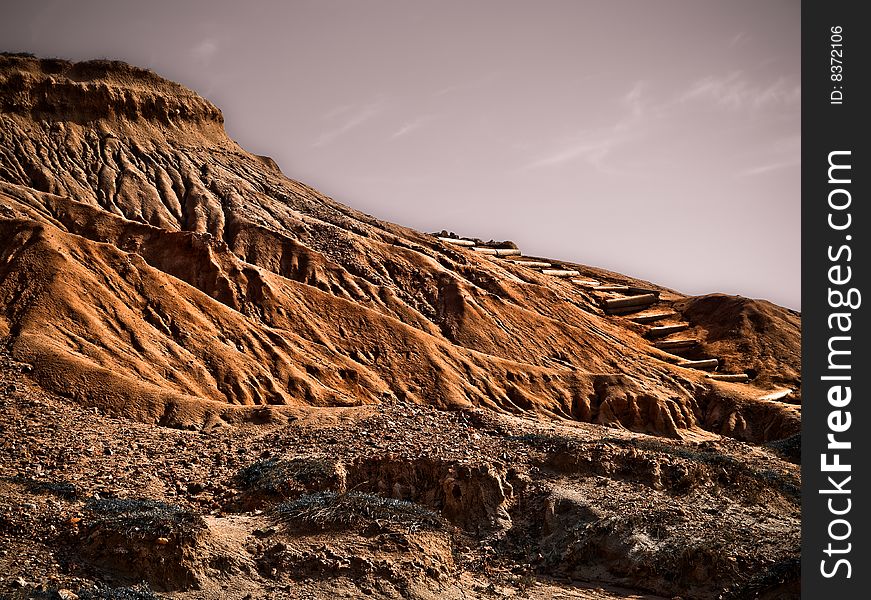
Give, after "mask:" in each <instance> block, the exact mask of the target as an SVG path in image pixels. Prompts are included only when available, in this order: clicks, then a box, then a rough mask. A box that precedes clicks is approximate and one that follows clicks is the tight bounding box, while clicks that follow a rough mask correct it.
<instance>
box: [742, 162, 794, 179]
mask: <svg viewBox="0 0 871 600" xmlns="http://www.w3.org/2000/svg"><path fill="white" fill-rule="evenodd" d="M799 166H801V160H800V159H797V160H783V161H779V162H774V163H771V164H767V165H761V166H758V167H752V168H749V169H745V170H744V171H741V172H740V173H738V177H754V176H756V175H764V174H765V173H771V172H772V171H779V170H781V169H787V168H789V167H799Z"/></svg>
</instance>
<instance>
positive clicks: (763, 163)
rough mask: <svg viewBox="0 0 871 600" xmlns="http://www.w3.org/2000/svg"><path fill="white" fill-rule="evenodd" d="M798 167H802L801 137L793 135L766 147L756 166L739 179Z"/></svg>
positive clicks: (739, 174)
mask: <svg viewBox="0 0 871 600" xmlns="http://www.w3.org/2000/svg"><path fill="white" fill-rule="evenodd" d="M798 166H801V136H800V135H791V136H787V137H784V138H781V139H778V140H775V141H774V142H772V143H771V144H769V145H768V146H766V147H764V148H763V149H762V151H761V152H760V154H759V157H758V158H757V160H756V164H755V165H754V166H752V167H748V168H746V169H744V170H743V171H740V172H739V173H738V177H754V176H756V175H764V174H766V173H771V172H773V171H779V170H781V169H788V168H790V167H798Z"/></svg>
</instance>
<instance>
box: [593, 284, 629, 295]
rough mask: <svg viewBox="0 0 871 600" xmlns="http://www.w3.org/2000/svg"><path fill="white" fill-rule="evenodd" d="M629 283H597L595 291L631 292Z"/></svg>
mask: <svg viewBox="0 0 871 600" xmlns="http://www.w3.org/2000/svg"><path fill="white" fill-rule="evenodd" d="M629 289H630V288H629V286H628V285H597V286H596V287H594V288H593V291H594V292H620V293H622V294H626V293H629Z"/></svg>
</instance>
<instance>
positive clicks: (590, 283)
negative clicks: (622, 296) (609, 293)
mask: <svg viewBox="0 0 871 600" xmlns="http://www.w3.org/2000/svg"><path fill="white" fill-rule="evenodd" d="M572 283H574V284H575V285H579V286H581V287H591V288H594V287H596V286H599V285H602V282H601V281H596V280H595V279H572Z"/></svg>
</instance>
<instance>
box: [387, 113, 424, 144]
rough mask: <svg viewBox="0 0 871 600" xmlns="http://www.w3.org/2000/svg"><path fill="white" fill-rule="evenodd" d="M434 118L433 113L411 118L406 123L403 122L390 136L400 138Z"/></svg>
mask: <svg viewBox="0 0 871 600" xmlns="http://www.w3.org/2000/svg"><path fill="white" fill-rule="evenodd" d="M434 118H435V115H423V116H421V117H417V118H415V119H412V120H410V121H408V122H406V123H404V124H403V125H402V126H401V127H400V128H399V129H397V130H396V132H395V133H394V134H393V135H391V136H390V138H391V139H396V138H400V137H402V136H405V135H408V134H409V133H411V132H412V131H416V130H418V129H420V128H421V127H423V126H424V125H426V124H427V123H429V122H430V121H432V120H433V119H434Z"/></svg>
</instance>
